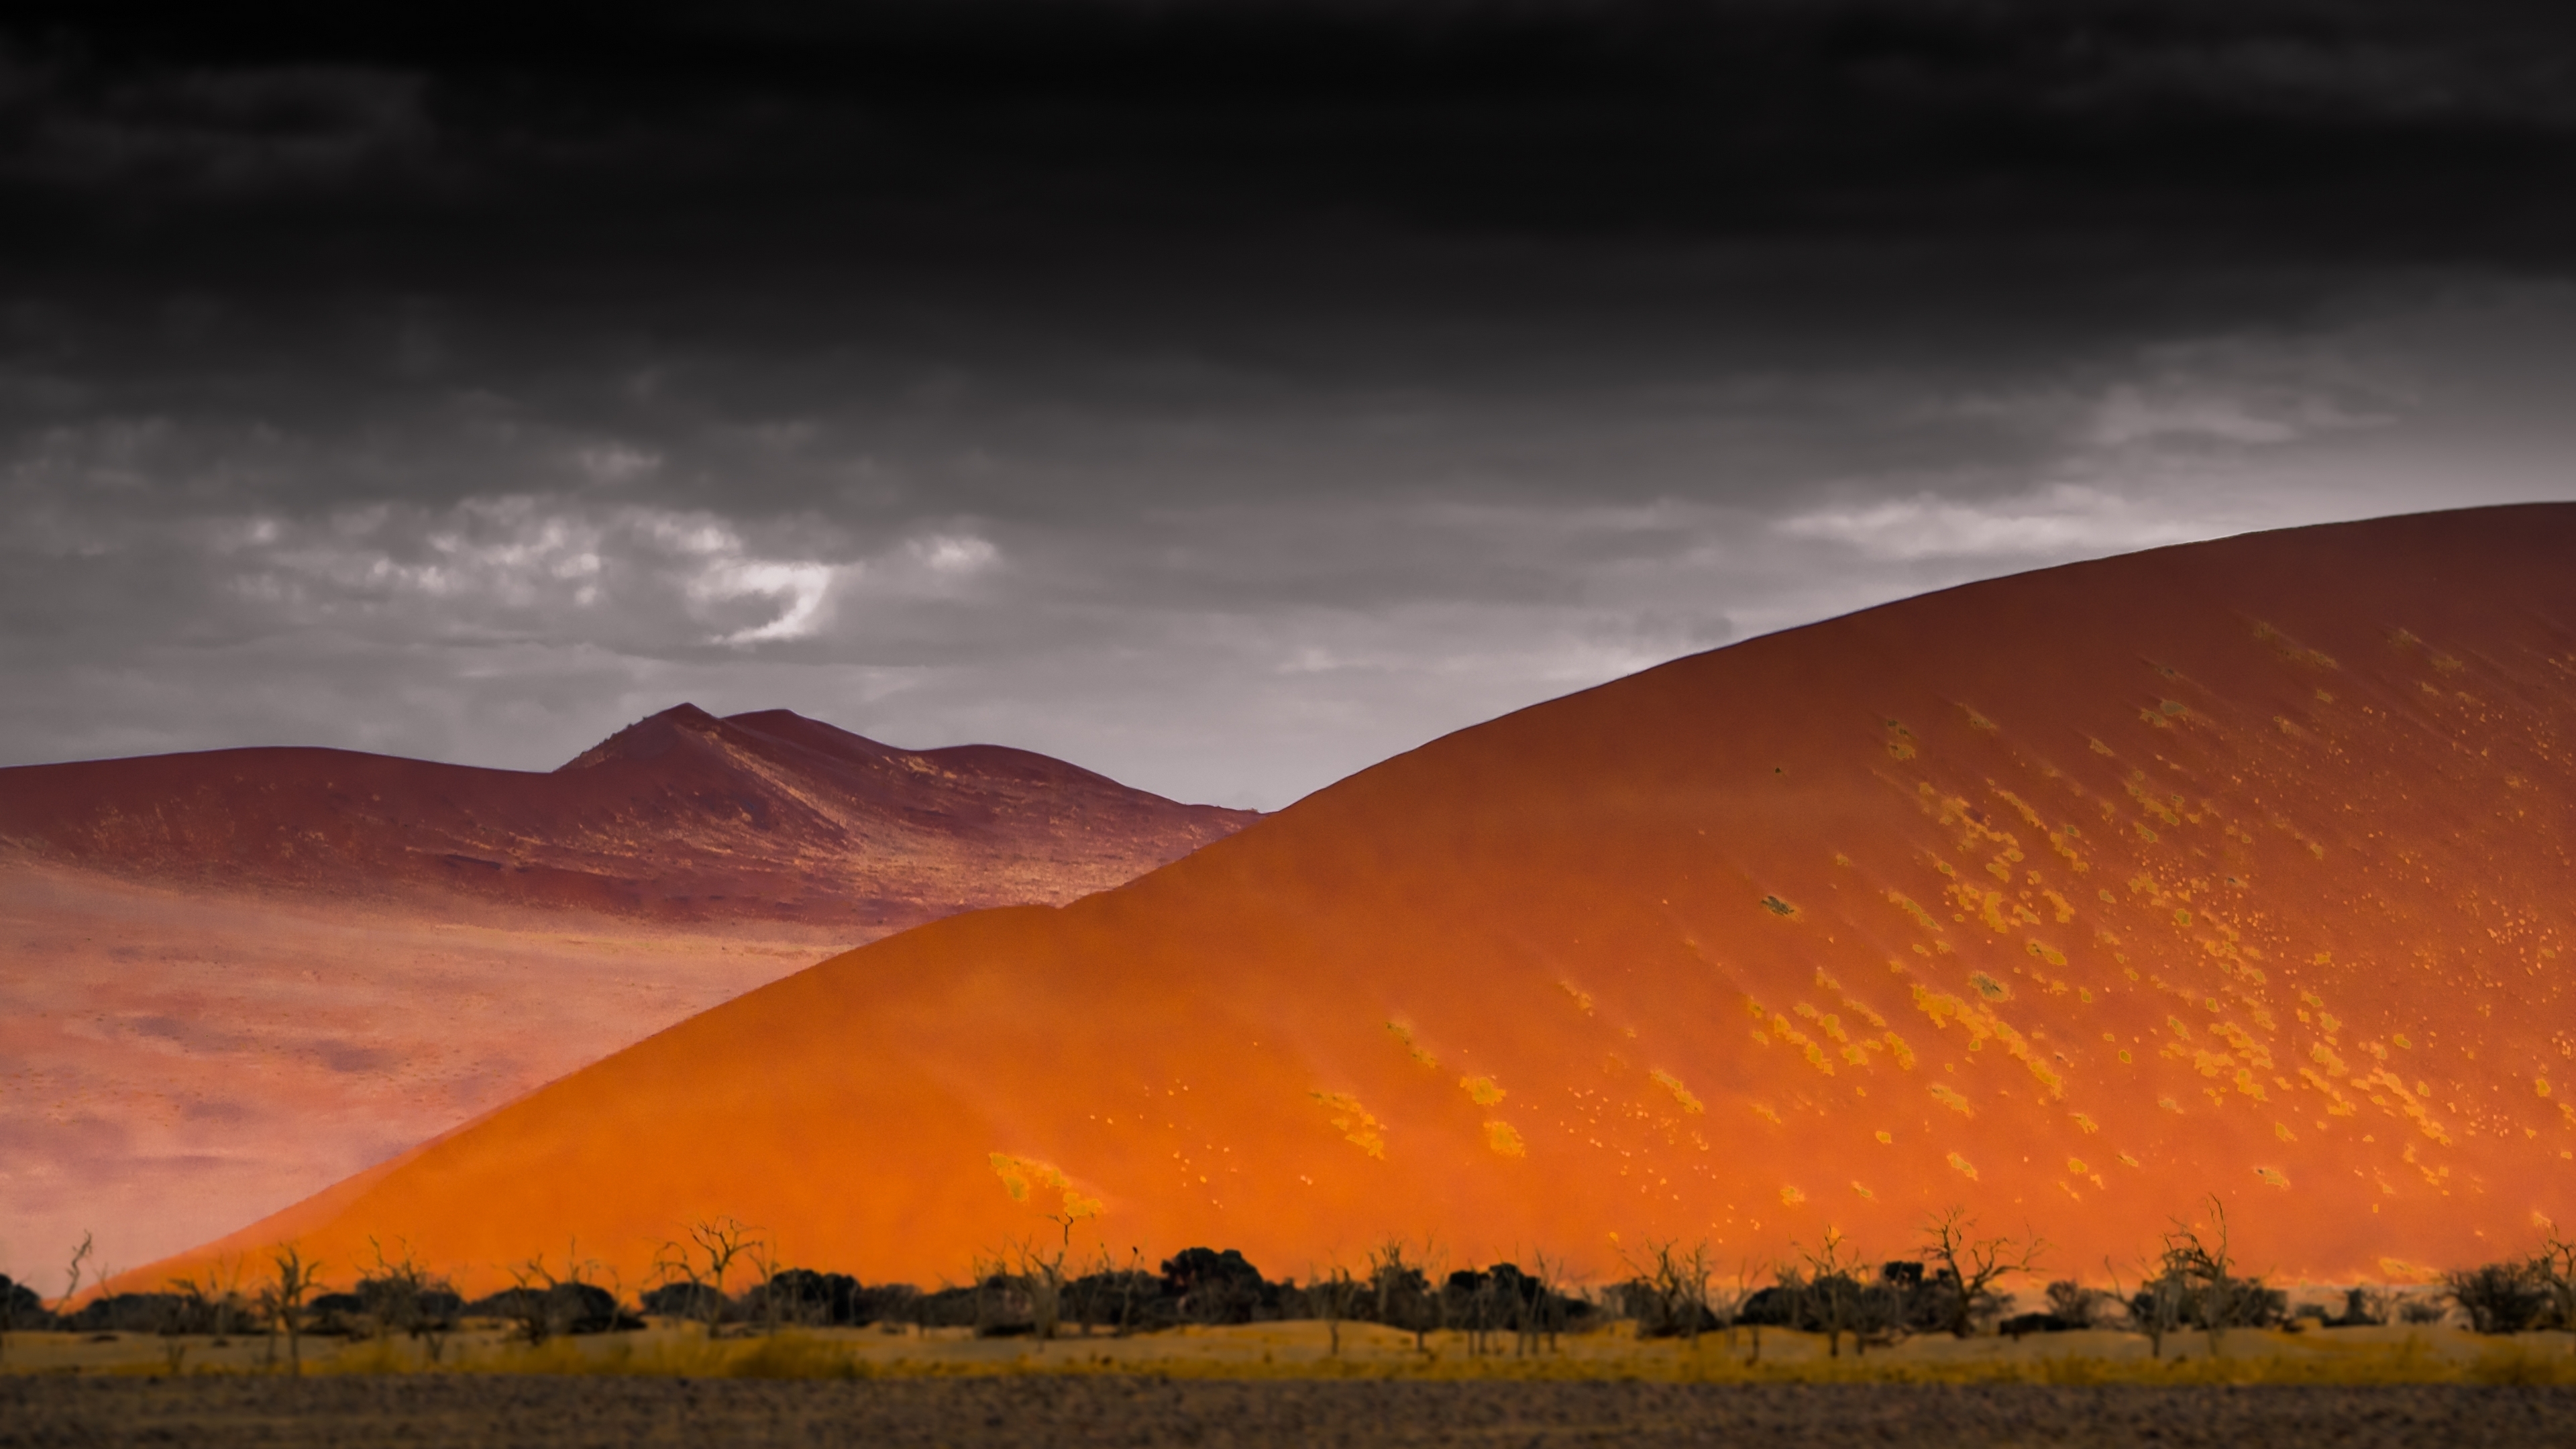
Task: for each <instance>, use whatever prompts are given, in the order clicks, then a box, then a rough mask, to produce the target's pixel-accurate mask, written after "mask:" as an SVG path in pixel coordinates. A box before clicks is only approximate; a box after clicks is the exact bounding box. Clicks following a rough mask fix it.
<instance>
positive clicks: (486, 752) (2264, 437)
mask: <svg viewBox="0 0 2576 1449" xmlns="http://www.w3.org/2000/svg"><path fill="white" fill-rule="evenodd" d="M19 14H20V18H19V19H17V20H16V21H14V22H13V23H12V25H11V28H9V29H8V30H7V31H6V32H5V35H6V39H5V42H0V449H5V451H0V507H5V509H6V510H7V517H8V520H9V527H8V530H7V532H8V538H7V541H6V543H5V544H0V553H5V558H6V564H7V569H6V576H5V582H0V664H5V667H6V669H7V671H8V672H9V675H10V677H11V678H12V680H13V681H26V682H29V683H32V684H34V685H36V686H37V687H34V688H30V689H24V690H13V691H12V695H13V702H12V703H11V704H10V705H8V706H7V707H6V708H5V709H0V754H6V755H7V756H8V757H11V758H35V757H59V756H64V755H75V754H93V753H107V752H113V751H115V750H119V749H143V748H165V747H172V746H177V745H194V744H206V743H218V742H249V741H254V740H267V739H278V738H289V737H293V738H304V739H313V740H318V741H327V742H338V743H354V744H361V745H366V746H369V747H379V748H394V749H403V750H410V751H417V752H426V753H434V754H447V755H453V756H463V757H468V758H478V759H507V760H508V762H511V763H519V764H541V763H551V762H552V761H553V760H554V759H558V758H561V757H564V756H568V755H569V754H571V753H572V752H573V751H574V750H576V749H578V748H579V747H580V746H581V745H582V744H584V743H586V742H587V740H588V739H589V738H591V737H594V736H596V735H597V734H600V733H604V731H605V729H606V728H608V727H612V726H613V725H614V724H616V723H618V722H621V721H622V720H623V719H625V718H627V717H631V716H632V715H633V714H636V713H641V712H642V711H643V710H645V709H649V708H655V707H659V706H660V705H661V704H664V703H667V702H669V700H670V698H672V697H676V696H677V695H678V694H681V693H694V694H700V695H704V696H707V697H706V698H705V699H704V700H703V701H702V702H705V703H709V704H711V705H718V706H730V707H754V706H758V705H764V704H771V703H785V704H789V705H792V706H798V707H804V708H809V709H812V710H814V711H816V712H820V713H823V714H826V715H827V716H830V717H833V718H835V719H838V720H841V721H842V722H845V723H848V724H851V725H853V726H854V727H857V728H861V729H875V730H878V731H880V732H885V733H891V734H897V735H907V732H908V737H909V738H913V739H917V740H918V742H921V743H932V742H939V741H940V740H941V739H943V738H955V737H961V736H964V735H969V734H981V735H985V736H987V737H996V736H998V737H1001V738H1006V739H1009V740H1010V741H1011V742H1014V743H1024V744H1030V745H1033V746H1036V747H1039V748H1048V749H1054V750H1057V751H1059V752H1062V753H1066V754H1068V755H1071V756H1073V757H1076V758H1079V759H1082V760H1083V761H1084V762H1085V763H1089V764H1093V765H1096V766H1101V767H1104V768H1109V769H1111V770H1112V771H1113V772H1117V773H1124V774H1127V775H1129V776H1131V777H1135V778H1139V779H1141V780H1142V781H1143V782H1144V783H1148V784H1152V785H1157V786H1159V787H1161V788H1167V789H1172V790H1176V791H1181V792H1184V793H1189V792H1195V793H1200V794H1207V795H1218V796H1223V797H1225V798H1229V799H1238V800H1259V801H1260V802H1262V803H1267V804H1277V803H1280V801H1281V800H1283V799H1284V798H1286V797H1287V796H1288V795H1290V794H1293V793H1295V792H1296V791H1297V790H1299V789H1302V788H1306V787H1310V786H1312V785H1314V784H1319V783H1322V781H1323V780H1324V779H1327V778H1330V776H1331V775H1332V774H1334V773H1338V772H1340V771H1342V770H1346V769H1349V768H1352V767H1355V766H1357V765H1359V764H1363V763H1365V762H1366V761H1367V760H1369V759H1371V758H1374V757H1375V756H1376V755H1379V754H1382V753H1384V752H1385V751H1386V750H1388V749H1391V748H1394V747H1397V746H1399V745H1401V744H1403V743H1407V742H1410V741H1411V740H1413V739H1418V738H1420V737H1421V736H1422V735H1424V734H1427V733H1431V732H1434V731H1436V730H1438V729H1441V728H1447V727H1452V726H1455V725H1458V724H1463V723H1467V722H1469V721H1471V720H1472V719H1474V718H1477V717H1479V716H1481V715H1485V714H1490V713H1493V712H1496V711H1498V710H1501V709H1504V708H1508V707H1510V706H1512V705H1514V704H1518V703H1522V702H1526V701H1528V700H1530V699H1533V698H1537V697H1540V696H1542V695H1544V694H1548V693H1554V692H1558V691H1561V690H1563V689H1566V688H1571V687H1576V686H1579V685H1581V684H1586V683H1590V682H1593V681H1594V680H1597V679H1599V678H1603V677H1606V676H1607V675H1609V674H1611V673H1615V672H1618V671H1620V670H1623V669H1628V668H1634V667H1637V666H1638V665H1641V664H1644V663H1647V662H1651V661H1652V660H1654V659H1658V658H1663V657H1669V656H1670V655H1672V654H1674V653H1678V652H1683V651H1686V650H1689V649H1693V648H1701V647H1707V646H1709V645H1712V644H1716V643H1720V642H1724V641H1725V640H1726V639H1728V638H1732V637H1740V636H1741V635H1742V634H1743V633H1745V632H1747V631H1750V630H1755V629H1760V628H1769V627H1777V626H1778V625H1781V624H1784V623H1790V622H1795V621H1797V620H1799V619H1802V618H1810V617H1814V616H1816V615H1817V614H1819V613H1822V612H1828V611H1831V610H1833V609H1838V608H1845V607H1851V606H1853V605H1855V604H1858V603H1863V602H1868V601H1872V600H1875V599H1879V598H1884V597H1888V596H1890V595H1892V594H1895V593H1900V592H1904V591H1908V590H1910V589H1914V588H1920V587H1927V586H1933V585H1937V584H1941V583H1946V582H1951V581H1955V580H1956V579H1958V578H1961V577H1967V576H1972V575H1974V574H1976V573H1979V572H1991V571H1995V570H1997V569H2000V568H2006V567H2013V566H2019V565H2023V564H2027V563H2032V562H2043V561H2049V560H2053V559H2058V558H2065V557H2074V556H2080V555H2082V554H2085V553H2090V552H2100V551H2104V550H2107V549H2115V548H2120V547H2132V546H2137V545H2139V544H2144V543H2154V542H2162V541H2170V540H2173V539H2178V538H2185V537H2195V536H2205V535H2207V534H2209V533H2213V532H2223V531H2227V530H2228V529H2231V528H2238V527H2247V526H2256V525H2261V524H2268V523H2281V522H2295V521H2300V520H2302V519H2307V518H2316V517H2328V516H2342V515H2348V514H2350V513H2355V512H2369V511H2378V510H2380V509H2383V508H2386V507H2397V506H2429V505H2432V504H2435V503H2439V502H2442V501H2448V500H2450V499H2451V498H2453V497H2458V498H2459V499H2460V500H2461V501H2468V500H2469V499H2471V498H2475V497H2487V496H2527V495H2530V494H2531V493H2533V492H2534V491H2535V490H2537V491H2538V492H2540V493H2543V494H2546V493H2548V492H2549V491H2550V490H2552V489H2563V488H2564V487H2565V484H2564V481H2563V478H2560V477H2558V476H2557V475H2556V474H2553V473H2552V472H2551V471H2550V468H2551V464H2550V462H2549V453H2550V443H2551V441H2552V440H2553V439H2554V438H2555V437H2556V435H2555V434H2552V433H2550V432H2549V430H2548V423H2549V420H2550V419H2551V418H2553V417H2559V416H2564V415H2566V410H2565V409H2564V408H2563V407H2562V406H2561V404H2562V403H2563V401H2564V399H2561V398H2559V397H2558V396H2557V394H2556V393H2555V392H2553V391H2552V390H2551V389H2550V387H2548V386H2547V385H2545V384H2537V383H2534V382H2533V381H2532V380H2531V379H2533V378H2534V377H2537V376H2545V375H2547V374H2548V373H2550V372H2551V371H2552V370H2553V369H2555V368H2556V367H2557V364H2558V363H2560V362H2562V361H2564V360H2565V358H2566V354H2567V353H2568V352H2569V351H2570V350H2571V349H2570V347H2569V344H2570V343H2571V342H2576V327H2571V325H2570V320H2569V319H2570V316H2571V308H2570V306H2569V304H2568V299H2567V295H2566V292H2565V286H2566V281H2567V273H2568V270H2569V266H2570V263H2571V261H2576V201H2571V199H2570V198H2571V196H2576V188H2571V187H2570V186H2569V185H2568V184H2567V183H2568V181H2569V179H2570V178H2569V166H2568V162H2569V160H2570V159H2571V156H2576V147H2571V140H2576V136H2571V132H2576V100H2571V97H2576V90H2572V89H2571V88H2570V85H2569V82H2570V80H2571V79H2576V77H2571V76H2570V75H2569V62H2568V57H2570V56H2571V55H2576V19H2570V18H2569V17H2568V15H2567V14H2566V13H2565V12H2564V11H2563V10H2562V9H2561V8H2559V7H2552V6H2545V5H2537V4H2533V5H2521V4H2501V3H2471V4H2446V5H2433V4H2418V3H2379V4H2338V5H2285V4H2270V5H2260V6H2255V5H2244V4H2234V5H2220V4H2201V3H2179V4H2177V3H2161V4H2108V3H2055V4H2041V3H2036V0H2033V3H2022V4H1966V3H1960V4H1947V3H1908V4H1876V5H1852V4H1813V3H1800V4H1790V3H1785V0H1784V3H1777V4H1734V5H1706V6H1682V5H1622V4H1573V3H1568V4H1517V5H1514V4H1489V5H1476V4H1439V3H1425V4H1415V5H1405V6H1390V5H1360V4H1333V3H1312V4H1303V5H1261V4H1226V3H1201V4H1144V3H1137V4H1125V5H1118V4H1084V3H1073V0H1053V3H1025V4H993V3H982V4H977V3H968V4H944V5H926V4H925V5H876V6H867V7H790V6H781V5H772V6H760V5H750V6H744V5H733V6H723V7H714V6H709V7H696V8H692V7H677V6H654V7H634V6H626V7H590V8H578V7H577V8H572V9H560V10H551V11H548V12H546V13H544V14H537V13H533V12H531V11H530V10H529V9H528V8H527V7H500V6H476V5H464V6H445V7H439V8H438V9H437V10H435V11H434V12H429V13H425V14H423V15H421V16H418V17H395V18H387V17H385V16H382V15H378V14H374V13H371V12H368V11H366V10H363V9H357V8H351V7H238V6H225V7H220V8H219V9H218V8H212V7H197V8H193V9H182V10H172V11H169V12H166V13H165V12H159V11H151V10H145V9H139V8H135V9H129V8H125V7H119V6H116V5H113V4H110V5H106V6H99V5H83V6H79V7H68V6H66V7H61V8H59V9H56V10H54V11H52V12H51V13H48V12H47V11H46V9H45V7H42V6H38V7H35V8H33V9H27V8H24V7H21V9H20V11H19ZM2514 388H2519V389H2521V392H2520V393H2516V394H2514V395H2516V396H2519V397H2521V398H2522V402H2521V403H2520V404H2519V405H2517V406H2516V407H2514V408H2511V409H2502V410H2499V409H2498V407H2497V405H2496V404H2494V403H2493V402H2491V401H2488V399H2492V398H2494V397H2496V396H2499V395H2502V393H2501V392H2500V390H2510V389H2514ZM2517 447H2519V448H2521V449H2522V450H2523V451H2522V452H2521V453H2515V451H2514V450H2515V449H2516V448H2517ZM2410 450H2412V451H2411V452H2410ZM2400 458H2403V459H2405V460H2406V466H2407V468H2410V469H2412V470H2413V471H2411V472H2400V471H2391V470H2393V469H2395V467H2396V465H2395V463H2394V462H2391V461H2389V460H2395V459H2400ZM2373 460H2377V461H2373ZM2374 468H2378V469H2380V471H2378V472H2374V471H2373V469H2374ZM2435 477H2439V478H2441V479H2442V480H2444V482H2443V487H2442V488H2437V487H2435V486H2433V485H2432V484H2430V483H2428V482H2427V481H2426V480H2428V479H2432V478H2435ZM2443 488H2447V489H2450V490H2453V491H2452V492H2445V491H2443ZM496 741H498V742H500V743H496Z"/></svg>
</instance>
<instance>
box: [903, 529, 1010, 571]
mask: <svg viewBox="0 0 2576 1449" xmlns="http://www.w3.org/2000/svg"><path fill="white" fill-rule="evenodd" d="M912 556H913V557H914V558H916V559H918V560H920V561H921V563H922V566H923V567H925V568H928V569H930V570H931V571H932V572H934V573H943V574H973V573H981V572H983V571H984V570H985V569H987V568H990V567H992V565H993V563H994V561H995V560H996V559H998V558H1000V557H1001V550H999V549H997V548H995V547H993V545H992V542H991V541H990V540H988V539H982V538H977V537H975V536H973V535H972V534H967V535H963V536H959V535H955V534H946V533H934V534H931V535H929V536H928V537H926V538H917V539H914V540H913V541H912Z"/></svg>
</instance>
